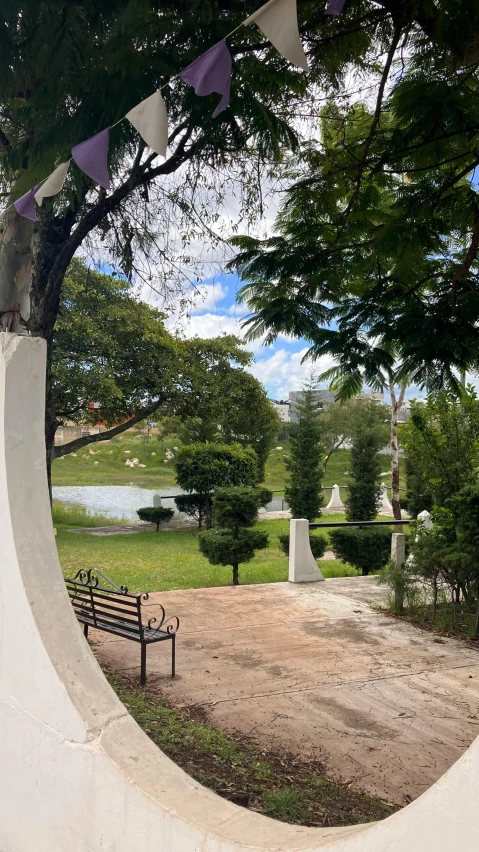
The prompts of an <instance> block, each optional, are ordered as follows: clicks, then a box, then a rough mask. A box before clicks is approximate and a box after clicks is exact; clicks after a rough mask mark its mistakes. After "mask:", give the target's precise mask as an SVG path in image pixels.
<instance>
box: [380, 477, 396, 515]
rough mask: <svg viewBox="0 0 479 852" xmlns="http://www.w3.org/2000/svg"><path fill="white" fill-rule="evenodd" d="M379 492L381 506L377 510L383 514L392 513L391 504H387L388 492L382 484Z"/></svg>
mask: <svg viewBox="0 0 479 852" xmlns="http://www.w3.org/2000/svg"><path fill="white" fill-rule="evenodd" d="M381 492H382V494H381V504H380V506H379V509H380V510H381V511H383V512H392V510H393V507H392V506H391V503H390V502H389V497H388V490H387V488H386V486H385V484H384V482H382V483H381Z"/></svg>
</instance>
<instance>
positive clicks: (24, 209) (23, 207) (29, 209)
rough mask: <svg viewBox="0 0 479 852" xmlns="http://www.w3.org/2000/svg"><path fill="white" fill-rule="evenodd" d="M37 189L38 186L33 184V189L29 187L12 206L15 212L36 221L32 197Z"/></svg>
mask: <svg viewBox="0 0 479 852" xmlns="http://www.w3.org/2000/svg"><path fill="white" fill-rule="evenodd" d="M37 189H38V186H34V187H33V189H29V190H28V192H26V193H25V195H22V197H21V198H19V199H18V200H17V201H14V202H13V206H14V207H15V210H16V211H17V213H18V214H19V215H20V216H23V217H24V218H25V219H31V221H32V222H38V216H37V211H36V210H35V205H34V203H33V198H34V195H35V193H36V191H37Z"/></svg>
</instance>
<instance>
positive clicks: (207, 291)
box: [191, 281, 228, 314]
mask: <svg viewBox="0 0 479 852" xmlns="http://www.w3.org/2000/svg"><path fill="white" fill-rule="evenodd" d="M227 295H228V287H227V286H226V285H225V284H221V283H220V282H219V281H215V282H214V283H212V284H205V283H202V284H199V285H198V289H197V292H196V293H195V295H194V305H193V307H192V309H191V313H192V314H199V313H203V312H204V311H212V310H213V311H214V310H215V309H216V307H217V306H218V304H219V302H222V301H223V300H224V299H226V296H227Z"/></svg>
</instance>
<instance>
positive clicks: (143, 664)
mask: <svg viewBox="0 0 479 852" xmlns="http://www.w3.org/2000/svg"><path fill="white" fill-rule="evenodd" d="M140 683H141V685H142V686H144V685H145V683H146V645H142V646H141V675H140Z"/></svg>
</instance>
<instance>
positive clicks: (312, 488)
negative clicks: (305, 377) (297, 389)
mask: <svg viewBox="0 0 479 852" xmlns="http://www.w3.org/2000/svg"><path fill="white" fill-rule="evenodd" d="M296 411H297V414H298V423H293V424H292V425H291V427H290V445H291V454H290V457H289V459H288V462H287V467H288V470H289V474H290V476H289V481H288V484H287V487H286V489H285V497H286V500H287V501H288V503H289V506H290V508H291V514H292V516H293V518H307V520H308V521H314V519H315V518H318V517H319V516H320V514H321V508H320V507H321V506H322V504H323V492H322V490H321V479H322V475H323V467H322V445H321V431H322V430H321V424H320V421H319V411H320V408H319V405H318V403H317V400H316V395H315V392H314V382H313V381H312V380H311V381H310V382H309V383H308V384H307V385H306V386H305V389H304V395H303V399H302V400H301V402H300V403H299V404H298V405H297V407H296Z"/></svg>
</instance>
